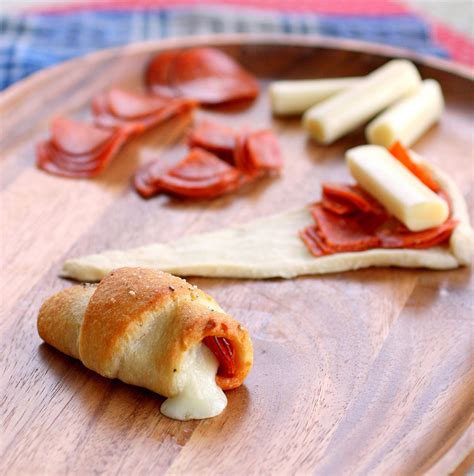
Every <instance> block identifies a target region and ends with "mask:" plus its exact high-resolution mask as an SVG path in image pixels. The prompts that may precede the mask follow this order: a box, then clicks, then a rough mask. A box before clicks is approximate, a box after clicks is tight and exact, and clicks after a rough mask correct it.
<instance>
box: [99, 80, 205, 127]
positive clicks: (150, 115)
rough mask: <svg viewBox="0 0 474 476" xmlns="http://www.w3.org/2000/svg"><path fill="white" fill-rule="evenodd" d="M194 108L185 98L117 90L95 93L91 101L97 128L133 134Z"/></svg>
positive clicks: (193, 103)
mask: <svg viewBox="0 0 474 476" xmlns="http://www.w3.org/2000/svg"><path fill="white" fill-rule="evenodd" d="M147 103H148V104H147ZM195 107H196V102H195V101H192V100H189V99H165V98H158V97H154V96H149V95H140V94H135V93H129V92H127V91H123V90H120V89H117V88H115V89H113V90H111V91H108V92H105V93H101V94H98V95H97V96H96V97H95V98H94V100H93V102H92V111H93V113H94V120H95V122H96V124H97V125H99V126H101V127H106V128H117V127H122V126H124V125H127V126H130V127H133V129H134V131H133V132H134V134H135V135H137V134H140V133H141V132H143V131H145V130H147V129H150V128H152V127H155V126H158V125H159V124H161V123H162V122H164V121H166V120H168V119H170V118H171V117H173V116H176V115H179V114H185V113H189V112H191V111H193V110H194V108H195ZM138 114H140V115H138Z"/></svg>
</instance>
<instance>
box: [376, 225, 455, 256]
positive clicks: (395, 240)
mask: <svg viewBox="0 0 474 476" xmlns="http://www.w3.org/2000/svg"><path fill="white" fill-rule="evenodd" d="M457 224H458V221H457V220H453V219H448V220H447V221H445V222H444V223H443V224H442V225H440V226H437V227H435V228H430V229H428V230H423V231H417V232H411V231H409V230H408V229H407V228H405V227H404V226H403V225H402V227H400V225H401V223H400V222H397V221H396V220H391V221H390V222H388V223H386V224H384V226H383V227H382V228H381V229H380V230H379V231H378V233H377V235H378V237H379V238H380V240H381V245H382V247H383V248H418V249H422V248H431V247H432V246H436V245H439V244H441V243H443V242H445V241H446V240H447V239H448V238H449V237H450V236H451V233H452V232H453V230H454V228H455V226H456V225H457Z"/></svg>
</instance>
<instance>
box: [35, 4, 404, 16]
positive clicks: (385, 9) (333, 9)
mask: <svg viewBox="0 0 474 476" xmlns="http://www.w3.org/2000/svg"><path fill="white" fill-rule="evenodd" d="M206 4H207V5H221V6H226V5H227V6H228V5H232V6H242V7H252V8H262V9H272V10H280V11H288V12H295V13H298V12H312V13H321V14H328V15H394V14H402V13H407V12H409V11H410V10H409V9H408V8H407V7H405V6H404V5H402V4H401V3H399V2H397V1H394V0H370V1H367V0H298V1H295V0H206V1H205V2H202V0H201V1H200V0H173V2H172V3H170V1H169V0H136V1H134V2H130V1H123V0H102V1H100V2H97V1H96V2H94V1H89V2H80V3H75V4H69V5H58V6H49V7H39V8H31V9H28V10H26V11H27V12H34V13H67V12H74V11H79V10H109V9H116V10H140V9H148V8H157V7H168V8H169V7H175V6H193V5H199V6H201V7H202V6H205V5H206Z"/></svg>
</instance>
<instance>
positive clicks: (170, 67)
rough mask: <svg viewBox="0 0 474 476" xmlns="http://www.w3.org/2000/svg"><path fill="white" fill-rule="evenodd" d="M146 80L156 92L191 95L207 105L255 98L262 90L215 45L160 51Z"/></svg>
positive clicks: (255, 81)
mask: <svg viewBox="0 0 474 476" xmlns="http://www.w3.org/2000/svg"><path fill="white" fill-rule="evenodd" d="M163 55H165V56H163ZM146 80H147V83H148V85H149V86H150V89H151V90H152V91H153V92H154V93H158V94H165V95H173V96H181V97H187V98H192V99H195V100H197V101H199V102H200V103H201V104H205V105H215V104H222V103H227V102H231V101H236V100H244V99H254V98H255V97H256V96H257V95H258V92H259V87H258V83H257V80H256V79H255V78H254V77H253V76H252V75H250V73H248V72H247V71H245V70H244V69H243V68H242V67H241V66H240V65H239V64H238V63H236V62H235V61H234V60H233V59H232V58H231V57H230V56H228V55H227V54H225V53H223V52H222V51H220V50H217V49H215V48H191V49H188V50H183V51H180V52H178V53H176V52H167V53H161V54H160V55H158V56H157V57H155V59H154V60H153V61H152V62H151V64H150V66H149V67H148V70H147V73H146Z"/></svg>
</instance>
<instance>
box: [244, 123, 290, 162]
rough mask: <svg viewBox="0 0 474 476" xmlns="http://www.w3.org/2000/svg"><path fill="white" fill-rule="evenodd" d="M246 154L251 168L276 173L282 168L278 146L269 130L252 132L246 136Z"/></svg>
mask: <svg viewBox="0 0 474 476" xmlns="http://www.w3.org/2000/svg"><path fill="white" fill-rule="evenodd" d="M247 153H248V158H249V161H250V163H251V164H252V167H253V168H255V169H257V170H265V171H276V170H280V169H281V168H282V166H283V159H282V157H281V152H280V146H279V145H278V141H277V138H276V137H275V134H273V132H272V131H270V130H267V129H265V130H260V131H256V132H252V133H251V134H249V135H248V136H247Z"/></svg>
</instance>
